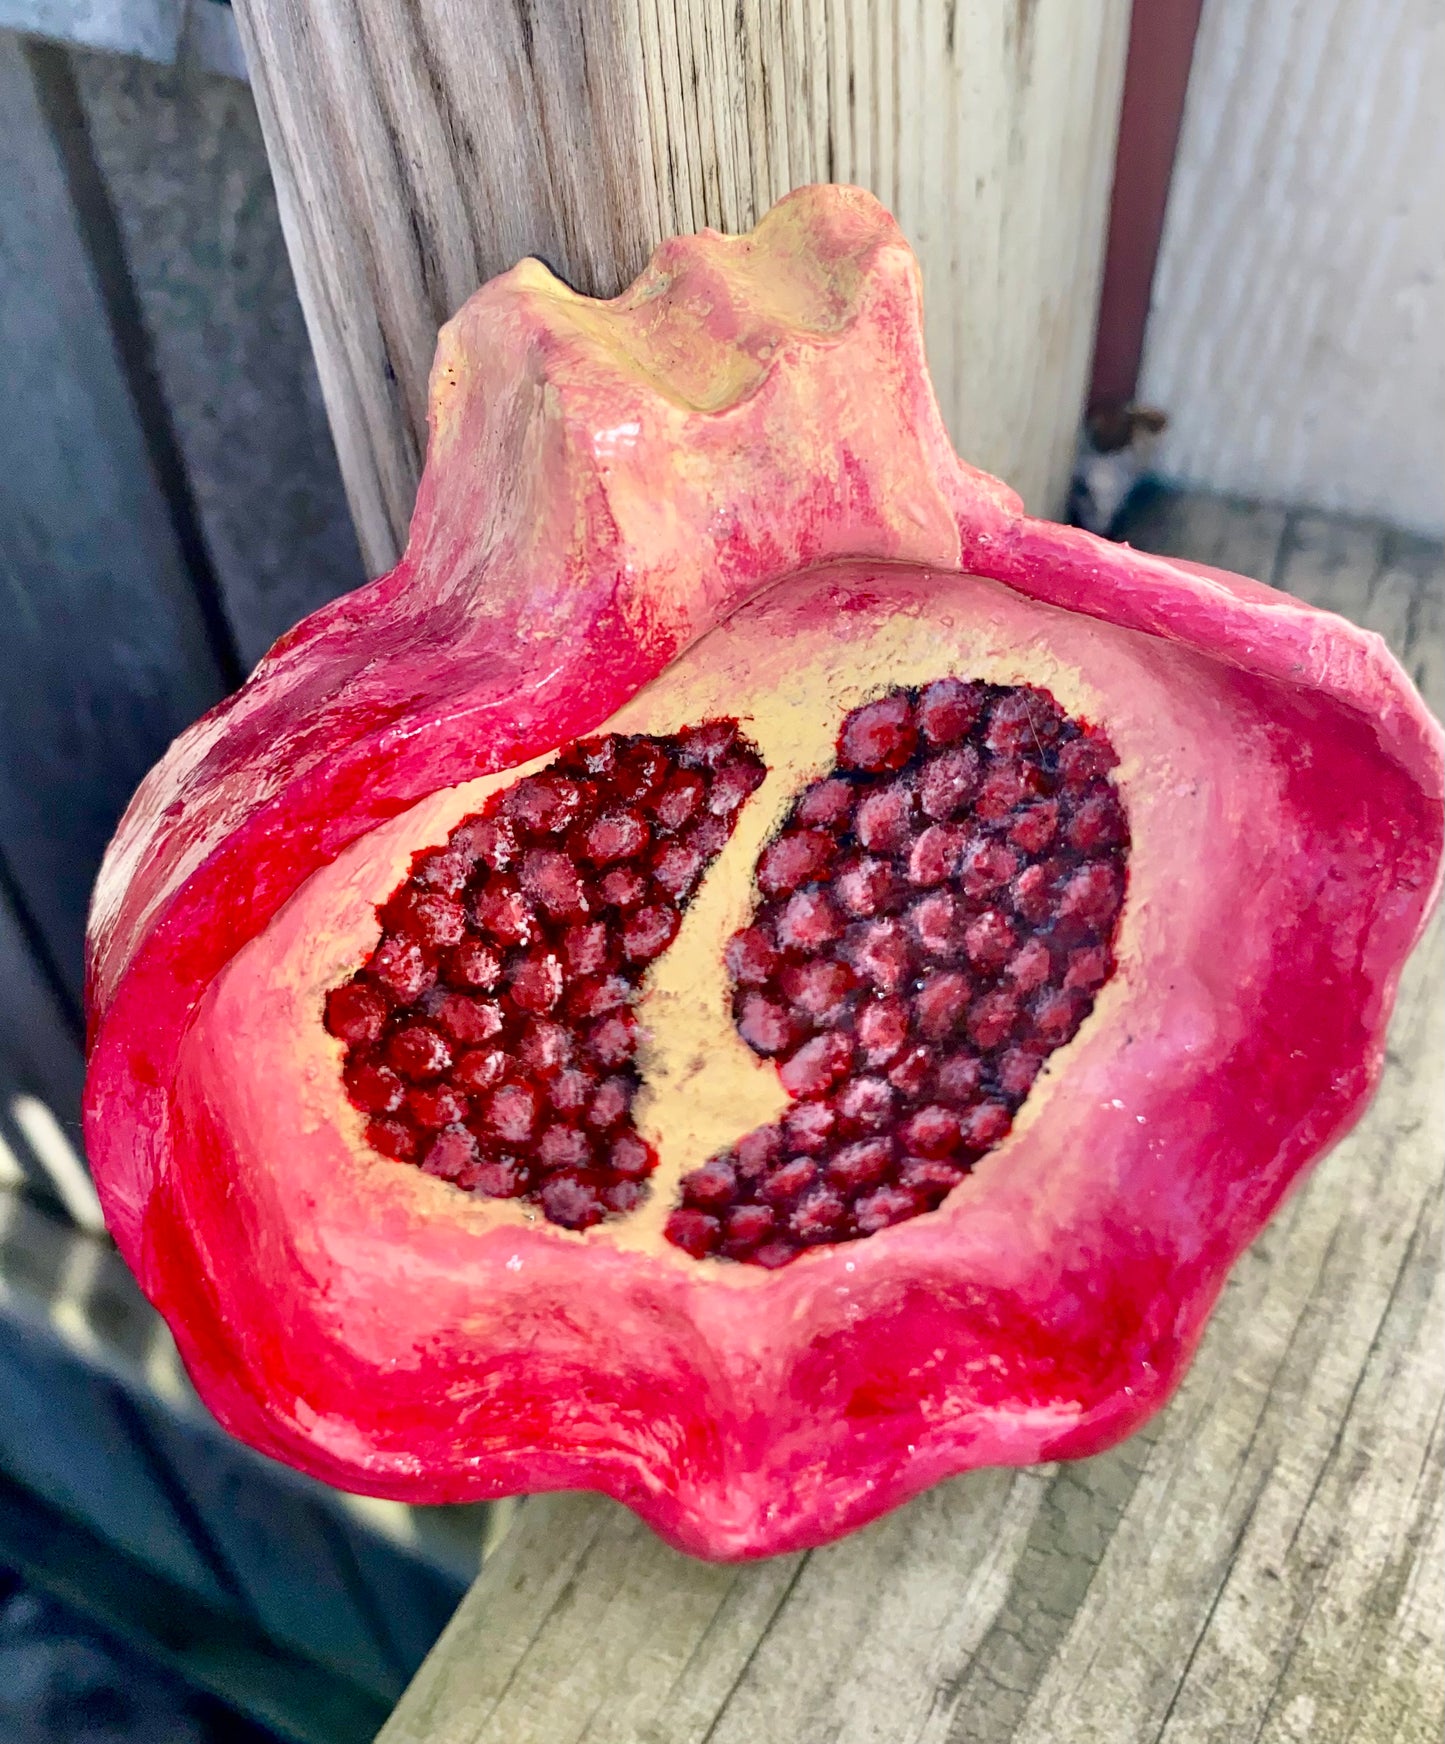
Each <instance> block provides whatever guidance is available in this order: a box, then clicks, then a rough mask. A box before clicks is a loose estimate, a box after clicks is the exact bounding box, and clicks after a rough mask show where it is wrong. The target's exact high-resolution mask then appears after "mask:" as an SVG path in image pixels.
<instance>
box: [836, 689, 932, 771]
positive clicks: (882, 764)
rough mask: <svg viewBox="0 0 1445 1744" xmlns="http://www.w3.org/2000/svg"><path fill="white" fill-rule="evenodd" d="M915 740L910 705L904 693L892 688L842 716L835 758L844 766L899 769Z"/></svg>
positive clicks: (914, 728)
mask: <svg viewBox="0 0 1445 1744" xmlns="http://www.w3.org/2000/svg"><path fill="white" fill-rule="evenodd" d="M917 743H918V729H917V727H916V726H915V725H914V721H913V705H912V704H911V703H910V702H909V700H908V698H907V696H905V695H904V694H902V693H901V692H897V691H895V692H894V694H893V695H892V696H885V697H880V698H879V700H878V701H877V702H870V703H865V704H864V705H863V706H862V708H855V709H853V710H852V711H851V713H849V714H848V715H846V716H845V717H844V720H843V725H842V728H841V730H840V731H839V733H838V761H839V763H841V764H842V765H843V767H844V768H845V769H866V770H869V771H879V770H883V769H901V768H902V767H903V765H904V764H905V763H906V762H907V761H908V759H909V758H910V757H911V756H912V755H913V748H914V746H915V745H916V744H917Z"/></svg>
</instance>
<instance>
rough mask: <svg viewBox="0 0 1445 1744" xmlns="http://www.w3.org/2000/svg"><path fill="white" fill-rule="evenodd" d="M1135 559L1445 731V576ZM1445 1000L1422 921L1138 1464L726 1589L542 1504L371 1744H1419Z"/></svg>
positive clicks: (1421, 571) (581, 1505) (981, 1487)
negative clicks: (1389, 658) (1387, 660)
mask: <svg viewBox="0 0 1445 1744" xmlns="http://www.w3.org/2000/svg"><path fill="white" fill-rule="evenodd" d="M1146 535H1147V536H1146ZM1131 536H1132V537H1133V538H1134V540H1135V541H1136V542H1138V543H1141V544H1145V543H1148V544H1153V545H1156V546H1158V547H1161V548H1167V549H1169V550H1171V551H1176V552H1179V553H1180V554H1182V555H1189V556H1194V557H1198V558H1201V559H1203V560H1205V561H1212V562H1221V561H1228V562H1230V563H1233V564H1236V565H1238V566H1240V567H1242V568H1244V569H1245V570H1247V571H1251V572H1253V573H1255V574H1259V575H1265V576H1268V575H1270V574H1275V575H1276V576H1277V578H1278V579H1279V580H1280V581H1281V582H1282V584H1283V585H1284V586H1286V587H1288V588H1289V589H1291V590H1292V591H1294V592H1296V593H1299V594H1301V595H1302V596H1304V597H1307V598H1310V599H1313V600H1315V601H1316V602H1317V603H1321V604H1328V605H1330V606H1332V607H1334V608H1335V609H1340V610H1344V611H1347V612H1349V613H1350V615H1352V616H1354V617H1356V618H1358V619H1360V620H1361V621H1362V622H1365V623H1367V624H1369V625H1371V627H1373V628H1375V629H1378V630H1379V631H1380V632H1381V633H1382V634H1384V635H1385V636H1387V637H1388V638H1389V639H1390V641H1391V642H1392V644H1393V645H1394V646H1395V648H1396V649H1397V651H1398V652H1399V653H1400V654H1401V655H1402V657H1403V658H1404V659H1405V661H1406V662H1407V664H1409V665H1410V667H1411V669H1412V671H1413V672H1414V673H1415V674H1416V676H1417V679H1418V680H1420V681H1421V682H1422V685H1423V688H1424V689H1425V691H1426V694H1427V696H1429V697H1430V699H1431V700H1432V702H1433V705H1434V706H1435V707H1436V708H1437V709H1439V708H1441V707H1442V706H1445V694H1442V692H1445V661H1442V655H1441V630H1442V618H1445V561H1442V557H1441V553H1440V550H1439V547H1438V546H1433V547H1432V546H1430V545H1427V544H1426V543H1424V542H1423V541H1419V540H1412V539H1409V538H1406V537H1403V536H1400V535H1396V534H1393V533H1390V532H1388V531H1386V530H1384V529H1382V528H1380V527H1378V526H1372V525H1364V524H1360V523H1348V522H1346V523H1340V522H1337V521H1332V520H1330V519H1328V518H1327V517H1321V516H1302V515H1289V514H1287V513H1285V512H1284V511H1280V510H1269V509H1263V510H1262V509H1259V508H1256V507H1254V506H1252V505H1248V504H1231V503H1227V502H1209V501H1203V502H1201V501H1199V500H1195V499H1189V498H1161V499H1156V500H1155V502H1154V503H1153V504H1152V505H1151V506H1150V507H1149V509H1148V519H1147V523H1145V524H1142V525H1141V524H1139V523H1136V525H1135V526H1134V527H1133V528H1132V529H1131ZM1442 968H1445V930H1442V927H1441V925H1440V924H1439V922H1438V920H1437V923H1436V925H1435V927H1434V929H1433V931H1432V934H1431V938H1430V941H1429V943H1428V944H1427V946H1426V947H1425V948H1423V949H1422V951H1421V952H1420V953H1419V954H1417V956H1416V957H1415V959H1414V960H1413V962H1412V963H1411V965H1410V967H1409V969H1408V971H1407V973H1406V976H1405V979H1404V982H1403V984H1402V989H1401V998H1400V1005H1399V1009H1398V1011H1397V1014H1396V1019H1395V1023H1394V1026H1393V1029H1392V1031H1391V1038H1390V1049H1389V1056H1388V1065H1387V1069H1386V1074H1385V1078H1384V1082H1383V1083H1382V1085H1381V1089H1380V1093H1379V1096H1378V1097H1377V1099H1376V1101H1375V1103H1374V1104H1373V1106H1372V1108H1371V1109H1370V1111H1369V1113H1368V1115H1367V1116H1366V1118H1365V1120H1364V1121H1363V1123H1362V1124H1361V1125H1360V1127H1359V1128H1358V1129H1357V1130H1356V1131H1355V1133H1354V1134H1352V1135H1351V1136H1350V1137H1349V1138H1348V1139H1347V1140H1346V1141H1345V1142H1344V1143H1343V1144H1341V1145H1340V1146H1339V1147H1338V1148H1337V1149H1336V1150H1335V1151H1334V1152H1333V1153H1332V1154H1331V1155H1330V1156H1329V1157H1328V1158H1326V1159H1325V1161H1324V1162H1323V1163H1322V1164H1321V1165H1320V1167H1319V1168H1318V1170H1317V1171H1316V1173H1315V1174H1314V1175H1313V1177H1312V1178H1311V1179H1310V1181H1309V1182H1308V1183H1307V1184H1306V1185H1305V1187H1304V1188H1303V1189H1302V1190H1301V1191H1300V1192H1299V1193H1297V1194H1296V1195H1295V1196H1294V1197H1293V1198H1292V1199H1291V1200H1290V1201H1289V1202H1288V1203H1287V1204H1286V1205H1285V1207H1284V1208H1283V1210H1282V1212H1281V1214H1280V1215H1279V1216H1278V1217H1277V1218H1276V1219H1275V1221H1274V1222H1273V1223H1272V1224H1271V1226H1270V1227H1269V1228H1268V1229H1267V1230H1266V1231H1265V1233H1264V1234H1263V1235H1262V1236H1261V1237H1260V1239H1259V1240H1258V1241H1257V1242H1256V1243H1255V1244H1254V1246H1253V1247H1252V1248H1251V1249H1250V1251H1249V1252H1248V1253H1247V1254H1246V1255H1245V1256H1244V1258H1243V1259H1242V1260H1241V1262H1240V1264H1239V1265H1238V1267H1237V1268H1236V1270H1235V1272H1234V1275H1233V1276H1232V1277H1231V1279H1230V1281H1229V1284H1228V1287H1227V1288H1226V1290H1225V1293H1224V1296H1223V1299H1222V1301H1221V1304H1220V1307H1219V1309H1218V1311H1217V1313H1216V1315H1215V1317H1214V1319H1213V1321H1212V1322H1211V1325H1210V1327H1209V1330H1208V1333H1207V1335H1206V1337H1205V1340H1204V1343H1203V1346H1202V1348H1201V1350H1200V1353H1199V1356H1198V1359H1197V1360H1196V1362H1195V1364H1194V1366H1193V1368H1192V1370H1191V1371H1190V1373H1189V1375H1188V1377H1187V1379H1186V1381H1185V1383H1184V1385H1183V1387H1182V1388H1181V1390H1180V1392H1179V1394H1178V1396H1177V1398H1176V1399H1175V1400H1174V1402H1173V1403H1172V1404H1171V1406H1170V1407H1169V1408H1168V1409H1167V1410H1166V1411H1165V1412H1164V1413H1163V1414H1162V1415H1161V1416H1160V1417H1158V1418H1157V1419H1155V1420H1154V1422H1152V1423H1151V1424H1150V1425H1149V1426H1148V1427H1146V1429H1145V1430H1144V1431H1142V1432H1141V1433H1140V1434H1138V1435H1135V1436H1134V1437H1132V1438H1131V1439H1130V1440H1129V1441H1126V1442H1125V1443H1123V1444H1122V1445H1121V1446H1119V1447H1117V1448H1115V1449H1113V1450H1112V1451H1111V1452H1109V1453H1106V1454H1103V1455H1100V1456H1099V1457H1097V1458H1095V1459H1091V1460H1085V1461H1081V1462H1079V1463H1077V1464H1072V1465H1063V1466H1045V1467H1040V1468H1038V1469H1035V1470H1032V1471H1023V1472H1018V1473H1007V1472H980V1473H974V1474H972V1475H970V1476H968V1477H965V1478H961V1479H958V1480H956V1481H954V1482H952V1483H949V1484H944V1485H942V1486H940V1487H939V1488H938V1489H936V1490H934V1491H933V1492H931V1493H930V1494H928V1495H925V1496H922V1497H920V1498H919V1499H918V1500H917V1501H915V1502H913V1503H912V1504H910V1505H909V1506H908V1507H905V1508H903V1509H901V1510H899V1511H898V1512H897V1513H895V1514H893V1515H892V1516H890V1517H889V1518H887V1519H884V1520H881V1521H879V1522H877V1523H876V1524H875V1525H873V1526H871V1527H869V1528H867V1529H866V1530H865V1531H863V1532H861V1533H859V1534H857V1535H856V1536H855V1537H853V1538H851V1539H849V1540H847V1541H845V1542H844V1543H842V1544H838V1545H834V1546H832V1547H830V1548H828V1549H824V1550H819V1551H813V1552H811V1553H810V1554H808V1555H806V1556H803V1557H792V1558H783V1559H779V1560H778V1561H775V1562H770V1563H763V1564H756V1565H752V1566H749V1567H744V1568H726V1567H723V1568H720V1567H709V1566H706V1565H703V1564H699V1563H697V1562H693V1561H690V1560H689V1559H687V1558H685V1557H682V1556H679V1555H678V1554H676V1553H675V1552H673V1551H671V1550H668V1549H667V1548H666V1547H665V1546H663V1545H662V1544H661V1543H660V1542H659V1541H658V1540H656V1539H655V1538H653V1537H652V1536H651V1535H650V1534H649V1533H648V1532H647V1531H646V1529H645V1528H643V1527H641V1526H640V1525H638V1524H637V1523H636V1522H635V1521H633V1520H632V1519H631V1518H630V1517H628V1516H627V1515H626V1514H625V1513H624V1512H623V1511H622V1510H621V1509H619V1508H616V1507H615V1506H613V1505H612V1504H610V1503H604V1502H600V1501H597V1500H595V1499H589V1498H586V1497H574V1496H565V1497H548V1498H540V1499H535V1500H533V1501H530V1502H528V1503H526V1504H525V1505H524V1507H523V1508H522V1510H521V1515H520V1519H519V1523H518V1525H517V1526H516V1527H515V1528H514V1529H513V1533H512V1535H511V1536H510V1537H509V1539H508V1540H507V1541H506V1542H505V1543H504V1544H503V1545H502V1547H501V1548H500V1550H499V1551H498V1552H497V1553H496V1554H495V1555H494V1556H493V1558H492V1559H491V1560H490V1561H489V1562H488V1563H487V1564H486V1566H485V1567H484V1568H483V1571H482V1574H481V1576H480V1577H479V1579H478V1581H477V1583H476V1585H475V1586H474V1587H473V1589H472V1592H471V1593H470V1595H469V1596H468V1598H467V1599H466V1600H465V1601H464V1602H463V1605H462V1607H461V1608H460V1610H459V1611H458V1613H457V1615H456V1617H455V1618H454V1619H453V1621H452V1623H451V1624H450V1626H449V1628H448V1630H447V1632H446V1634H445V1635H444V1636H443V1637H442V1639H441V1641H440V1642H439V1643H438V1645H437V1647H436V1649H435V1650H434V1651H433V1654H432V1656H431V1658H430V1659H429V1660H428V1661H427V1664H426V1665H425V1666H424V1667H423V1669H422V1671H421V1673H420V1674H419V1675H418V1677H417V1679H416V1680H415V1682H414V1683H413V1685H412V1687H411V1689H410V1690H409V1691H408V1693H407V1695H406V1697H405V1698H404V1699H403V1701H402V1703H401V1704H400V1706H399V1707H398V1709H397V1711H396V1713H395V1714H394V1715H393V1717H392V1719H391V1720H390V1722H389V1723H388V1725H387V1726H386V1727H385V1728H384V1729H383V1731H382V1734H381V1738H380V1740H379V1741H378V1744H563V1741H564V1740H565V1741H566V1744H640V1741H646V1744H757V1741H759V1740H767V1741H771V1740H787V1741H788V1744H881V1741H883V1740H887V1741H888V1744H1058V1741H1059V1740H1060V1739H1065V1738H1066V1739H1068V1740H1069V1744H1205V1741H1206V1740H1208V1741H1211V1744H1213V1741H1217V1740H1230V1741H1231V1744H1233V1741H1234V1740H1248V1741H1249V1744H1303V1741H1305V1740H1308V1741H1309V1744H1345V1741H1346V1740H1351V1741H1352V1744H1426V1740H1433V1739H1435V1738H1437V1737H1438V1735H1439V1728H1440V1721H1441V1716H1442V1711H1445V1678H1442V1672H1441V1653H1440V1646H1441V1619H1442V1615H1445V1529H1442V1517H1441V1506H1440V1496H1441V1476H1442V1465H1445V1441H1442V1433H1441V1421H1442V1414H1441V1403H1442V1392H1445V1388H1442V1375H1441V1370H1440V1364H1439V1351H1440V1348H1441V1340H1442V1333H1445V1277H1442V1272H1441V1268H1440V1264H1439V1260H1440V1242H1441V1230H1440V1211H1441V1184H1442V1156H1441V1148H1442V1147H1441V1131H1442V1116H1445V1086H1442V1083H1441V1079H1440V1073H1439V1061H1440V1059H1441V1058H1442V1057H1445V1010H1442V1005H1441V1001H1440V997H1439V991H1440V985H1441V979H1442Z"/></svg>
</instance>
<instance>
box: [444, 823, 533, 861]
mask: <svg viewBox="0 0 1445 1744" xmlns="http://www.w3.org/2000/svg"><path fill="white" fill-rule="evenodd" d="M451 845H452V847H453V848H455V849H456V850H457V852H458V853H460V854H464V855H466V856H467V857H468V858H470V859H473V860H480V861H482V863H483V864H484V865H486V866H490V867H491V869H492V871H493V872H506V871H507V870H508V869H509V868H510V867H511V866H512V865H513V864H514V863H515V862H516V858H517V849H518V846H519V843H518V839H517V831H516V828H515V827H514V825H513V824H512V823H511V822H510V821H509V820H508V819H507V818H503V817H489V818H473V819H471V821H470V822H468V823H464V824H460V825H458V827H457V828H456V829H454V830H453V831H452V834H451Z"/></svg>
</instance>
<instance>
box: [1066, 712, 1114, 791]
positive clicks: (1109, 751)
mask: <svg viewBox="0 0 1445 1744" xmlns="http://www.w3.org/2000/svg"><path fill="white" fill-rule="evenodd" d="M1118 761H1119V759H1118V758H1117V757H1116V756H1115V755H1114V751H1113V748H1112V746H1110V745H1109V744H1108V743H1107V741H1105V740H1104V739H1101V738H1099V737H1098V736H1097V735H1096V734H1094V733H1093V732H1092V731H1091V730H1090V729H1089V728H1087V727H1086V728H1085V729H1084V731H1083V733H1082V734H1081V735H1080V736H1079V737H1078V738H1077V739H1071V740H1070V741H1069V742H1068V743H1067V744H1066V745H1060V747H1059V780H1060V781H1061V782H1062V784H1063V785H1064V786H1065V787H1068V788H1080V787H1083V786H1084V785H1085V783H1086V782H1089V781H1092V780H1093V779H1094V778H1095V777H1096V776H1099V775H1107V774H1108V772H1109V771H1110V770H1111V769H1112V768H1114V766H1115V765H1116V764H1117V763H1118Z"/></svg>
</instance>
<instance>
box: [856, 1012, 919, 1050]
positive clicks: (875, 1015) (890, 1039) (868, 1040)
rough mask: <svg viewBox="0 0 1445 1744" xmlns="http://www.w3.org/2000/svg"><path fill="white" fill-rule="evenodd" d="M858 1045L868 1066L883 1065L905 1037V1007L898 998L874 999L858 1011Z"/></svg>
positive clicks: (900, 1046) (906, 1016) (906, 1031)
mask: <svg viewBox="0 0 1445 1744" xmlns="http://www.w3.org/2000/svg"><path fill="white" fill-rule="evenodd" d="M857 1036H858V1046H859V1047H860V1048H861V1049H862V1050H863V1057H864V1059H865V1060H866V1061H867V1063H868V1064H869V1065H870V1066H886V1065H887V1064H888V1062H889V1061H890V1060H891V1059H894V1058H896V1056H897V1054H898V1052H899V1050H900V1049H901V1048H902V1046H903V1044H904V1043H905V1042H906V1041H907V1040H908V1007H907V1005H906V1004H905V1003H904V1001H903V1000H901V999H875V1000H873V1001H871V1002H870V1003H869V1004H867V1005H865V1006H864V1007H863V1008H862V1009H861V1010H860V1011H859V1013H858V1026H857Z"/></svg>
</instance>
